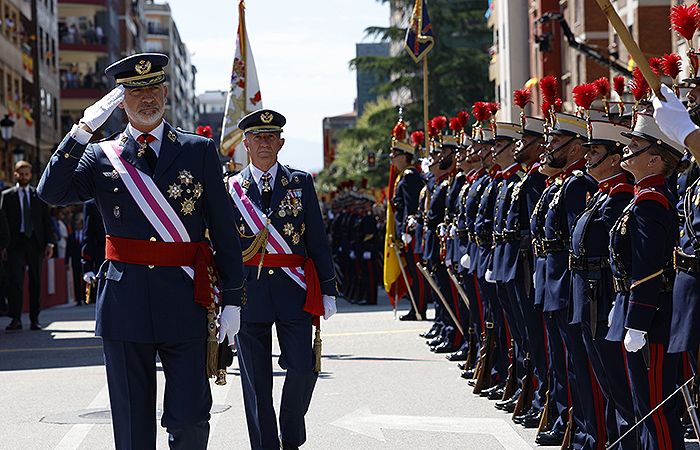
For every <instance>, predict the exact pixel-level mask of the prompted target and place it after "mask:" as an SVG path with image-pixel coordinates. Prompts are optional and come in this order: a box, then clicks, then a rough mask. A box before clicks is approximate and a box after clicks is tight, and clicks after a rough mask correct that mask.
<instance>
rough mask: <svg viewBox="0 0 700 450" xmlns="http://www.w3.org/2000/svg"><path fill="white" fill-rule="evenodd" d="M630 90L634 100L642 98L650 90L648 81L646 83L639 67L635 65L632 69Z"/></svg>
mask: <svg viewBox="0 0 700 450" xmlns="http://www.w3.org/2000/svg"><path fill="white" fill-rule="evenodd" d="M630 91H631V92H632V95H634V99H635V100H636V101H640V100H643V99H644V98H645V97H646V96H647V95H649V92H650V91H651V89H650V88H649V83H647V80H645V79H644V75H642V71H641V70H639V67H635V69H634V70H633V71H632V81H630Z"/></svg>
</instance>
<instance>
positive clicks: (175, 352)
mask: <svg viewBox="0 0 700 450" xmlns="http://www.w3.org/2000/svg"><path fill="white" fill-rule="evenodd" d="M102 342H103V344H102V345H103V347H104V354H105V365H106V369H107V384H108V386H109V401H110V405H111V408H112V427H113V429H114V443H115V447H116V449H117V450H132V449H153V448H155V447H156V353H157V354H158V356H159V357H160V360H161V362H162V364H163V373H164V374H165V398H164V401H163V418H162V419H161V425H162V426H163V427H165V428H166V429H167V431H168V434H169V436H168V444H169V445H170V448H171V449H182V450H191V449H193V450H195V449H206V448H207V441H208V439H209V411H210V410H211V402H212V401H211V391H210V389H209V381H208V380H207V374H206V367H205V361H206V341H205V339H197V340H191V341H185V342H176V343H168V344H143V343H138V342H125V341H115V340H111V339H105V338H103V340H102Z"/></svg>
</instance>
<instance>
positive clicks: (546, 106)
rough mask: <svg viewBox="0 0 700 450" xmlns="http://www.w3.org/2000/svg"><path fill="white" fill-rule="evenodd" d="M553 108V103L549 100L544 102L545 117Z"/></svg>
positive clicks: (543, 112) (543, 111)
mask: <svg viewBox="0 0 700 450" xmlns="http://www.w3.org/2000/svg"><path fill="white" fill-rule="evenodd" d="M551 108H552V104H551V103H549V102H542V116H544V117H545V118H546V117H548V116H549V110H550V109H551Z"/></svg>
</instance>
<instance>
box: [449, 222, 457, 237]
mask: <svg viewBox="0 0 700 450" xmlns="http://www.w3.org/2000/svg"><path fill="white" fill-rule="evenodd" d="M448 234H449V235H450V237H451V238H452V239H457V227H456V226H455V225H450V229H449V231H448Z"/></svg>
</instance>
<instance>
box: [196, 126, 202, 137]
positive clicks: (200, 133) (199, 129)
mask: <svg viewBox="0 0 700 450" xmlns="http://www.w3.org/2000/svg"><path fill="white" fill-rule="evenodd" d="M196 133H197V134H198V135H200V136H203V135H204V125H200V126H198V127H197V130H196Z"/></svg>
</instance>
